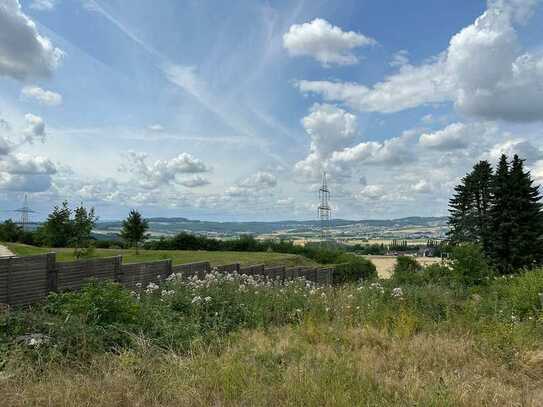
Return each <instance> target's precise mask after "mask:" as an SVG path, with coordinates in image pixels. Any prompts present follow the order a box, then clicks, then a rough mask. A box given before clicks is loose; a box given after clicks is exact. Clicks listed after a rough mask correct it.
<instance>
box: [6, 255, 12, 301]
mask: <svg viewBox="0 0 543 407" xmlns="http://www.w3.org/2000/svg"><path fill="white" fill-rule="evenodd" d="M10 282H11V257H8V269H7V274H6V303H7V304H8V305H9V306H11V298H10V297H11V296H10V291H11V287H10Z"/></svg>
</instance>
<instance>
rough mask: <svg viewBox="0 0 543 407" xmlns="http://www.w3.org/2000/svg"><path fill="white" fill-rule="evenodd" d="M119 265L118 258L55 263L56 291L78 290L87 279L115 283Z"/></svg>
mask: <svg viewBox="0 0 543 407" xmlns="http://www.w3.org/2000/svg"><path fill="white" fill-rule="evenodd" d="M120 265H121V258H120V257H119V256H117V257H107V258H103V259H90V260H77V261H71V262H62V263H57V266H56V267H57V286H58V290H59V291H64V290H79V289H80V288H81V287H82V286H83V285H84V284H85V283H86V282H87V281H88V280H89V279H96V280H111V281H116V280H118V279H119V274H120Z"/></svg>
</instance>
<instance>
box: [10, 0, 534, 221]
mask: <svg viewBox="0 0 543 407" xmlns="http://www.w3.org/2000/svg"><path fill="white" fill-rule="evenodd" d="M541 3H542V1H540V0H488V1H484V0H481V1H479V0H456V1H454V2H451V1H445V0H415V1H409V2H398V1H397V0H379V1H377V0H342V1H324V0H311V1H309V0H305V1H303V0H292V1H257V0H246V1H245V0H239V1H235V2H224V1H203V0H194V1H178V0H157V1H153V2H151V1H145V0H108V1H105V0H0V218H4V219H5V218H9V217H11V216H14V213H13V212H10V211H11V210H13V209H15V208H17V207H19V206H21V204H22V201H23V198H24V195H25V194H28V199H29V203H30V206H31V207H32V208H33V209H34V210H36V213H35V214H33V218H34V219H35V220H39V219H43V218H44V217H46V215H47V213H48V212H49V211H50V210H51V208H52V207H53V206H54V205H58V204H60V203H61V202H62V201H64V200H67V201H69V203H70V205H72V206H74V205H78V204H80V203H83V204H84V205H86V206H93V207H95V208H96V211H97V214H98V215H99V216H100V218H101V219H103V220H106V219H119V218H123V217H125V216H126V214H127V212H128V211H129V210H130V209H132V208H135V209H138V210H140V211H141V212H142V213H143V214H144V216H147V217H151V216H181V217H188V218H192V219H202V220H223V221H229V220H242V221H243V220H247V221H249V220H280V219H316V218H317V206H318V188H319V184H320V182H321V179H322V173H323V172H324V171H326V173H327V177H328V182H329V186H330V189H331V198H330V202H331V206H332V217H334V218H344V219H377V218H379V219H383V218H397V217H404V216H443V215H446V213H447V203H448V200H449V198H450V197H451V194H452V193H453V188H454V186H455V185H456V184H458V182H459V180H460V178H461V177H462V176H463V175H465V173H466V172H467V171H469V169H470V168H471V167H472V166H473V165H474V164H475V163H476V162H477V161H478V160H482V159H486V160H489V161H490V162H491V163H492V164H494V163H495V162H496V160H497V158H498V157H499V155H500V154H502V153H506V154H510V155H511V154H515V153H517V154H519V155H520V156H521V157H522V158H524V159H525V160H526V165H527V167H528V168H529V169H530V170H531V172H532V176H533V177H534V179H535V180H536V182H538V183H539V182H542V181H543V138H542V135H543V134H542V121H543V4H541Z"/></svg>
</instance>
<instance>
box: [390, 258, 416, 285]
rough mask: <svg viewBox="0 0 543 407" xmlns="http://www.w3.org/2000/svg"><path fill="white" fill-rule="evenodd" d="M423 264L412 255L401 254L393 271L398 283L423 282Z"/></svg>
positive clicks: (393, 277)
mask: <svg viewBox="0 0 543 407" xmlns="http://www.w3.org/2000/svg"><path fill="white" fill-rule="evenodd" d="M421 271H422V266H421V265H420V264H419V263H418V262H417V261H416V260H415V259H414V258H413V257H410V256H399V257H398V258H397V259H396V265H395V266H394V271H393V273H392V279H393V280H394V282H395V283H396V284H419V283H421V282H422V277H423V276H422V273H421Z"/></svg>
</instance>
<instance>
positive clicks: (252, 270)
mask: <svg viewBox="0 0 543 407" xmlns="http://www.w3.org/2000/svg"><path fill="white" fill-rule="evenodd" d="M239 273H240V274H247V275H248V276H255V275H260V276H261V275H263V274H264V265H263V264H256V265H254V266H247V267H240V269H239Z"/></svg>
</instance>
